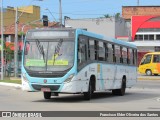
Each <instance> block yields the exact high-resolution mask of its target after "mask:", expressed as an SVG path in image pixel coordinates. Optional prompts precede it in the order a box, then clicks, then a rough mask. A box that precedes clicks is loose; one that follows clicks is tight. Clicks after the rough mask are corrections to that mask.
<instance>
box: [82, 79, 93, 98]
mask: <svg viewBox="0 0 160 120" xmlns="http://www.w3.org/2000/svg"><path fill="white" fill-rule="evenodd" d="M92 91H93V90H92V84H91V82H89V86H88V92H84V93H83V94H84V99H85V100H90V99H91V96H92Z"/></svg>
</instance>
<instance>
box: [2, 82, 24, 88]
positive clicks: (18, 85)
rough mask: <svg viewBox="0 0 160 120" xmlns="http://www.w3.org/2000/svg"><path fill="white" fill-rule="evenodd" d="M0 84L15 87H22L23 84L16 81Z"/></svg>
mask: <svg viewBox="0 0 160 120" xmlns="http://www.w3.org/2000/svg"><path fill="white" fill-rule="evenodd" d="M0 85H2V86H10V87H15V88H19V89H21V88H22V85H20V84H16V83H6V82H0Z"/></svg>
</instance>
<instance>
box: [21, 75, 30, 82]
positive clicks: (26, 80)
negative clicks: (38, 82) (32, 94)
mask: <svg viewBox="0 0 160 120" xmlns="http://www.w3.org/2000/svg"><path fill="white" fill-rule="evenodd" d="M22 79H23V80H24V81H25V82H29V81H28V79H27V77H26V74H22Z"/></svg>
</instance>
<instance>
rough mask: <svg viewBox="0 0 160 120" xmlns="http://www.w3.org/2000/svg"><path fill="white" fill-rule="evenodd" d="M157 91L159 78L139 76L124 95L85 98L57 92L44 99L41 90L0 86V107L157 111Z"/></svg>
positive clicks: (48, 109)
mask: <svg viewBox="0 0 160 120" xmlns="http://www.w3.org/2000/svg"><path fill="white" fill-rule="evenodd" d="M159 91H160V80H154V81H151V80H141V81H138V83H137V85H136V86H134V87H133V88H131V89H127V90H126V94H125V96H113V95H112V94H111V92H106V93H95V94H94V95H93V98H92V99H91V100H90V101H85V100H83V95H76V94H74V95H73V94H60V96H58V97H52V98H51V99H50V100H44V98H43V94H42V92H26V91H22V90H21V89H20V88H14V87H7V86H0V111H160V92H159ZM92 120H93V119H92Z"/></svg>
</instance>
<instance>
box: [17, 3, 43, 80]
mask: <svg viewBox="0 0 160 120" xmlns="http://www.w3.org/2000/svg"><path fill="white" fill-rule="evenodd" d="M33 1H43V0H32V1H31V2H30V3H32V2H33ZM24 11H25V10H23V12H22V13H21V14H20V15H19V16H18V8H16V16H15V41H14V63H15V66H14V72H15V74H14V75H15V77H17V67H18V64H17V57H18V47H17V45H18V23H19V18H20V17H21V16H22V15H23V13H24Z"/></svg>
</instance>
